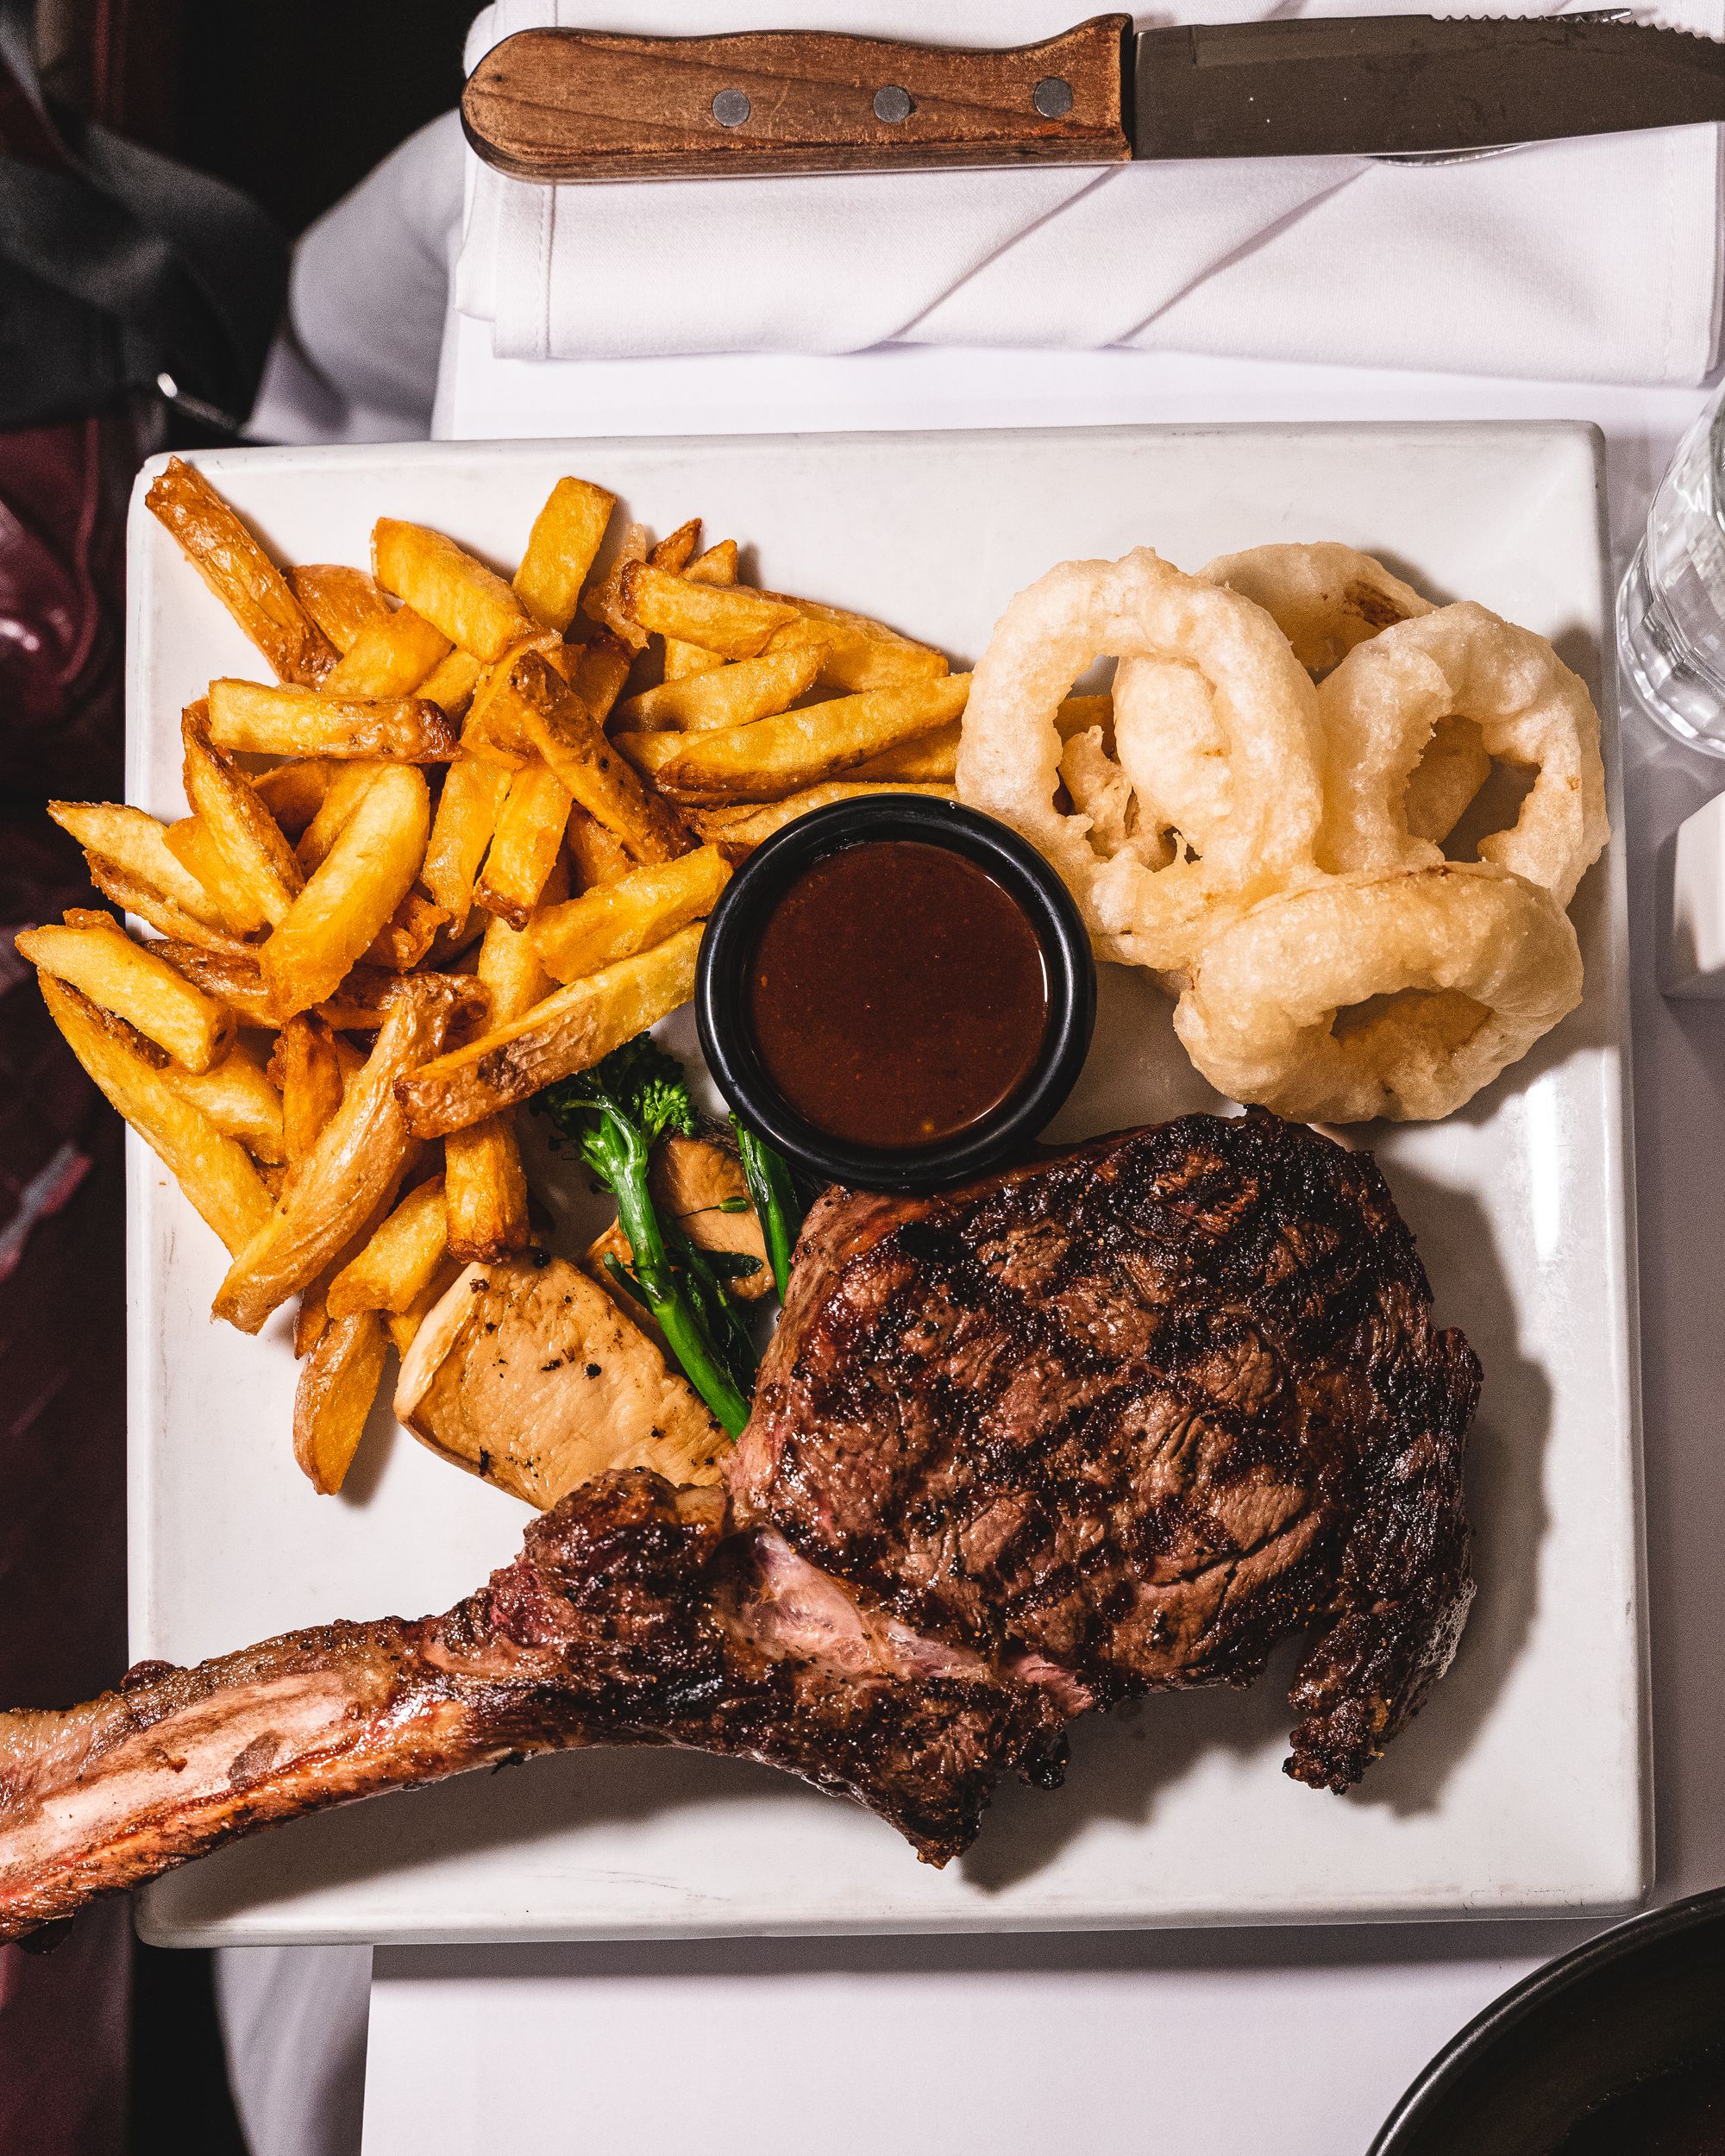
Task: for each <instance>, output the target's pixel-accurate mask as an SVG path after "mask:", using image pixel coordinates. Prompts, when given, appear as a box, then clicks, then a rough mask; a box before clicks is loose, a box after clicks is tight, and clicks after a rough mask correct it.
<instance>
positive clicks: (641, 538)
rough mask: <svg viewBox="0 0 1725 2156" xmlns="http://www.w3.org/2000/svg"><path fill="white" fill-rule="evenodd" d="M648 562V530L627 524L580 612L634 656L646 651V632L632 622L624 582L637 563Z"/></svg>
mask: <svg viewBox="0 0 1725 2156" xmlns="http://www.w3.org/2000/svg"><path fill="white" fill-rule="evenodd" d="M646 559H647V528H646V526H645V525H644V524H625V525H624V528H623V536H622V538H621V539H620V540H619V541H618V548H617V552H616V553H615V554H614V555H612V560H611V567H609V568H608V569H607V570H606V571H605V574H604V575H603V576H602V577H601V578H600V579H599V581H598V583H597V584H595V585H593V587H592V588H591V590H589V591H588V592H587V593H586V597H585V598H584V599H582V600H581V608H580V611H581V612H582V613H583V614H584V615H585V616H586V618H587V620H589V621H591V622H597V623H598V624H599V627H600V628H601V629H604V630H609V632H610V633H611V635H612V636H615V637H616V638H618V641H619V642H622V643H624V644H625V645H627V647H628V648H629V649H630V651H631V652H636V651H644V650H645V649H647V631H646V630H644V629H643V628H642V627H641V626H640V625H639V624H638V623H637V622H635V621H632V620H631V619H630V616H629V614H628V611H627V610H626V609H625V608H624V604H623V580H624V576H625V575H627V573H628V572H629V570H630V567H632V566H633V564H635V563H636V562H637V561H645V560H646Z"/></svg>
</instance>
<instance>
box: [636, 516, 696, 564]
mask: <svg viewBox="0 0 1725 2156" xmlns="http://www.w3.org/2000/svg"><path fill="white" fill-rule="evenodd" d="M700 542H701V520H700V518H699V517H690V519H689V521H688V522H687V523H686V524H679V525H678V526H677V529H676V530H674V531H672V532H668V533H667V534H666V535H665V536H664V537H663V538H662V540H660V542H659V543H658V544H657V546H655V547H650V548H649V549H648V552H647V559H648V560H649V561H650V562H651V563H652V564H653V567H655V569H664V570H666V571H668V573H669V574H671V575H672V576H681V574H682V573H683V571H684V570H685V569H686V568H687V567H688V565H689V562H690V560H691V559H692V557H693V554H694V551H695V548H697V547H698V546H699V544H700Z"/></svg>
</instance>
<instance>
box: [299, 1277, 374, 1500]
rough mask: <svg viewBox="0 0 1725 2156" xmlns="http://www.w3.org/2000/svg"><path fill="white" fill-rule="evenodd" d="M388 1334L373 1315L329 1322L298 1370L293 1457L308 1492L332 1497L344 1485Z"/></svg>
mask: <svg viewBox="0 0 1725 2156" xmlns="http://www.w3.org/2000/svg"><path fill="white" fill-rule="evenodd" d="M388 1348H389V1332H388V1328H387V1327H386V1325H385V1323H384V1321H383V1319H382V1317H381V1315H380V1313H378V1312H377V1311H375V1310H361V1311H357V1312H355V1313H354V1315H353V1316H352V1317H350V1318H332V1319H330V1320H329V1323H328V1325H326V1326H324V1328H323V1332H321V1334H320V1335H319V1337H318V1340H317V1345H316V1346H315V1347H314V1348H313V1349H312V1350H311V1352H310V1354H308V1355H307V1357H305V1360H304V1362H303V1363H301V1364H300V1367H299V1382H298V1385H297V1386H296V1387H295V1388H294V1394H293V1457H294V1458H295V1460H296V1461H297V1462H298V1465H299V1468H300V1470H301V1471H302V1473H304V1476H306V1478H307V1480H308V1481H309V1482H311V1487H312V1489H315V1490H317V1492H318V1494H319V1495H322V1496H325V1497H329V1496H333V1495H335V1494H336V1491H337V1490H339V1489H341V1487H342V1483H343V1482H345V1481H346V1480H347V1477H348V1469H349V1468H350V1467H351V1466H352V1465H353V1463H354V1453H355V1452H357V1451H359V1449H360V1439H361V1438H362V1437H363V1436H364V1435H365V1433H366V1424H367V1420H369V1418H370V1415H371V1412H372V1407H373V1403H374V1402H375V1401H376V1399H377V1396H378V1388H379V1387H380V1385H381V1384H382V1382H383V1373H384V1364H385V1362H386V1359H387V1353H388Z"/></svg>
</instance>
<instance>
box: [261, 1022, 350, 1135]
mask: <svg viewBox="0 0 1725 2156" xmlns="http://www.w3.org/2000/svg"><path fill="white" fill-rule="evenodd" d="M269 1075H270V1078H271V1080H272V1081H273V1083H274V1086H275V1088H276V1091H277V1093H278V1094H279V1098H280V1102H281V1144H282V1150H281V1158H282V1160H283V1161H284V1162H285V1163H286V1165H287V1166H288V1167H289V1168H293V1167H296V1166H298V1163H300V1162H301V1161H302V1160H304V1157H305V1156H306V1155H307V1154H308V1153H309V1152H310V1151H311V1149H312V1147H313V1146H314V1145H315V1144H317V1141H318V1139H319V1138H321V1137H322V1136H323V1130H324V1126H325V1125H327V1124H328V1122H329V1119H330V1117H331V1116H333V1115H334V1114H335V1112H336V1109H337V1108H339V1107H340V1106H341V1105H342V1094H343V1092H344V1091H345V1089H346V1087H345V1081H344V1074H343V1072H342V1061H341V1058H340V1056H338V1055H337V1054H336V1045H335V1043H334V1042H333V1041H332V1040H331V1039H330V1037H329V1030H328V1029H327V1027H325V1026H323V1025H320V1024H319V1023H318V1021H317V1019H316V1018H308V1017H307V1016H306V1015H305V1014H304V1012H296V1014H295V1015H294V1016H293V1017H292V1018H290V1019H289V1020H288V1021H287V1023H286V1025H284V1026H283V1027H282V1029H281V1031H280V1032H279V1033H278V1034H277V1035H276V1038H275V1046H274V1047H273V1049H272V1050H271V1051H270V1060H269Z"/></svg>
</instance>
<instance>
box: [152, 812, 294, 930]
mask: <svg viewBox="0 0 1725 2156" xmlns="http://www.w3.org/2000/svg"><path fill="white" fill-rule="evenodd" d="M164 837H165V838H166V843H167V849H168V851H169V852H170V853H171V854H172V855H173V857H174V859H175V860H176V861H178V862H179V864H180V866H181V867H182V868H184V869H185V871H186V873H187V874H189V875H191V876H193V877H195V878H196V879H197V881H198V884H199V885H200V886H201V887H202V888H203V889H204V890H205V891H207V892H208V893H209V894H210V898H211V899H213V900H214V901H215V902H216V906H217V908H218V909H219V911H220V913H221V917H222V918H223V921H224V922H225V923H226V924H227V926H228V927H229V930H230V931H232V932H233V934H235V936H240V937H246V936H252V935H255V934H256V933H257V931H259V930H260V929H263V928H267V927H268V925H269V924H268V922H267V920H266V919H265V918H264V912H263V908H262V907H261V906H260V905H259V904H258V902H257V899H255V898H254V895H253V893H252V891H251V889H250V887H249V886H248V884H247V882H246V881H245V879H244V878H243V877H242V876H241V875H239V874H236V873H235V870H234V868H233V867H232V865H231V864H230V863H229V859H228V856H227V855H226V854H225V853H223V850H222V849H221V848H220V847H219V846H218V845H217V844H216V834H215V833H214V832H213V831H212V830H210V826H209V825H208V824H206V823H205V822H204V818H202V817H201V816H182V817H181V818H180V819H179V823H177V824H169V825H168V827H167V830H166V832H165V834H164Z"/></svg>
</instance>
